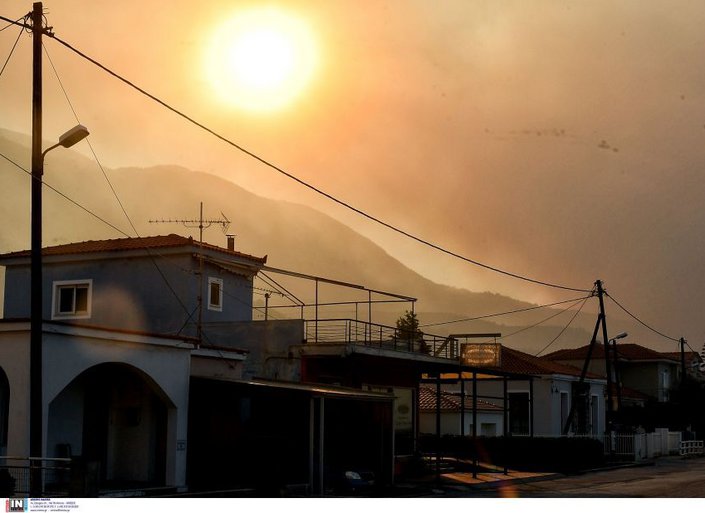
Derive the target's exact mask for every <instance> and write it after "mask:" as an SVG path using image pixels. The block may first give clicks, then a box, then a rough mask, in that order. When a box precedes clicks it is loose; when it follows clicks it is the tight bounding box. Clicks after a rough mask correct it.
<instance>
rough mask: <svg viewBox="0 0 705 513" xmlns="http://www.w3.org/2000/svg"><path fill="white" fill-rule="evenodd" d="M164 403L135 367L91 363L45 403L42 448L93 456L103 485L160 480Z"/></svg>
mask: <svg viewBox="0 0 705 513" xmlns="http://www.w3.org/2000/svg"><path fill="white" fill-rule="evenodd" d="M169 408H173V404H171V402H170V401H169V399H168V398H166V396H165V395H164V394H163V392H162V391H161V389H160V388H159V387H158V386H157V385H156V384H155V383H154V381H153V380H152V379H151V378H149V376H147V375H146V374H144V373H143V372H141V371H139V370H138V369H136V368H134V367H132V366H129V365H125V364H118V363H105V364H100V365H97V366H95V367H92V368H90V369H88V370H86V371H84V372H83V373H82V374H81V375H79V376H78V377H77V378H75V379H74V380H73V381H72V382H71V383H70V384H69V385H68V386H66V388H64V390H62V391H61V393H60V394H59V395H57V396H56V398H55V399H54V400H53V401H52V402H51V404H50V405H49V423H48V436H47V454H48V455H50V456H51V455H53V456H56V457H69V456H70V457H81V459H82V460H83V461H84V462H87V463H88V462H98V463H99V467H98V468H99V478H100V482H101V486H103V487H117V488H130V487H143V486H160V485H163V484H164V482H165V472H166V439H167V416H168V410H169Z"/></svg>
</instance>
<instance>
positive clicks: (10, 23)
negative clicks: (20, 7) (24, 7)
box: [0, 16, 31, 32]
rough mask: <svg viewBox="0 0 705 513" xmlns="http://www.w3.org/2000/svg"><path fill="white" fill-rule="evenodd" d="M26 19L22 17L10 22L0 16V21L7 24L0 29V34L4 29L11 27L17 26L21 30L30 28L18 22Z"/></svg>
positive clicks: (8, 19)
mask: <svg viewBox="0 0 705 513" xmlns="http://www.w3.org/2000/svg"><path fill="white" fill-rule="evenodd" d="M25 18H27V16H22V17H21V18H17V19H16V20H14V21H13V20H11V19H10V18H5V17H4V16H0V20H3V21H6V22H8V23H7V25H5V26H4V27H3V28H0V32H2V31H3V30H5V29H8V28H10V27H12V26H15V25H19V26H20V27H22V28H31V27H30V26H29V25H27V24H25V23H20V20H24V19H25Z"/></svg>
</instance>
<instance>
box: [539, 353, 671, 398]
mask: <svg viewBox="0 0 705 513" xmlns="http://www.w3.org/2000/svg"><path fill="white" fill-rule="evenodd" d="M588 348H589V346H582V347H579V348H576V349H561V350H559V351H555V352H553V353H550V354H547V355H546V356H544V357H543V359H545V360H549V361H551V362H555V363H562V364H565V365H571V366H574V367H576V368H581V367H582V366H583V364H584V362H585V359H586V357H587V352H588ZM610 363H611V374H612V375H611V378H612V382H613V383H616V382H617V379H616V377H617V376H618V377H619V382H620V383H621V385H622V386H623V387H626V388H629V389H631V390H635V391H637V392H639V393H640V394H643V395H645V396H647V397H649V398H651V399H652V400H655V401H657V402H667V401H669V399H670V397H671V392H672V391H673V390H674V389H675V388H677V386H678V384H679V383H680V359H679V358H676V357H674V356H672V355H671V354H668V353H660V352H658V351H654V350H653V349H649V348H648V347H644V346H641V345H639V344H617V357H616V358H615V356H614V354H613V353H612V350H611V349H610ZM588 370H589V371H590V372H592V373H594V374H596V375H600V376H605V377H606V376H607V372H606V363H605V349H604V346H603V345H601V344H598V345H596V346H595V347H594V348H593V352H592V355H591V359H590V364H589V367H588ZM613 397H614V400H615V401H616V400H617V395H616V394H613ZM615 406H616V405H615Z"/></svg>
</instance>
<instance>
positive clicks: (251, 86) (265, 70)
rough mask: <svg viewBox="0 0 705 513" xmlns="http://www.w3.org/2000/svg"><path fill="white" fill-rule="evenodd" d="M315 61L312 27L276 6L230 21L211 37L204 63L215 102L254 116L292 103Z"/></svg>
mask: <svg viewBox="0 0 705 513" xmlns="http://www.w3.org/2000/svg"><path fill="white" fill-rule="evenodd" d="M318 61H319V52H318V48H317V45H316V41H315V39H314V37H313V32H312V31H311V28H310V26H309V25H308V24H307V23H306V22H305V21H304V20H303V19H301V18H300V17H298V16H296V15H295V14H293V13H291V12H288V11H285V10H283V9H280V8H274V7H262V8H256V9H251V10H248V11H243V12H239V13H237V14H235V15H234V16H232V17H231V18H230V19H229V20H228V21H226V22H225V23H223V24H222V25H221V26H220V27H218V28H217V29H216V31H215V32H214V33H213V36H212V37H211V39H210V41H209V44H208V45H207V48H206V57H205V60H204V62H205V72H206V76H207V79H208V83H209V84H210V85H211V87H212V88H213V90H214V92H215V93H216V94H217V96H218V98H219V100H220V101H223V102H226V103H228V104H231V105H233V106H235V107H237V108H240V109H244V110H247V111H252V112H271V111H275V110H281V109H283V108H285V107H287V106H289V105H290V104H292V102H293V101H294V100H295V99H296V98H297V97H299V96H300V95H301V94H302V93H303V92H304V91H305V90H306V88H307V86H308V85H309V84H310V82H311V80H312V78H313V75H314V73H315V71H316V68H317V66H318Z"/></svg>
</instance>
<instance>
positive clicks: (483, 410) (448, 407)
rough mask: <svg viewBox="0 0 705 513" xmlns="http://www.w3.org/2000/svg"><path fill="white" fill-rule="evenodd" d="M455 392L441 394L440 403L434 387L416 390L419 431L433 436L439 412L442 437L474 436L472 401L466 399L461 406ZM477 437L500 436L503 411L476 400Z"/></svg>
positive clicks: (502, 431) (498, 407)
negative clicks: (417, 395) (417, 393)
mask: <svg viewBox="0 0 705 513" xmlns="http://www.w3.org/2000/svg"><path fill="white" fill-rule="evenodd" d="M461 400H462V398H461V396H460V394H458V393H452V392H447V391H441V401H440V404H439V403H438V400H437V393H436V390H435V389H434V388H433V387H430V386H421V387H420V388H419V415H420V424H419V431H420V432H421V433H435V432H436V427H437V425H436V419H437V415H438V414H439V413H440V423H441V434H442V435H460V434H465V435H470V434H472V433H473V401H472V397H469V396H465V397H464V401H465V402H464V404H461ZM477 403H478V405H477V414H476V415H477V428H476V433H477V435H478V436H501V435H502V434H503V433H504V408H503V407H501V406H498V405H496V404H493V403H490V402H488V401H484V400H481V399H480V400H478V401H477Z"/></svg>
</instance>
